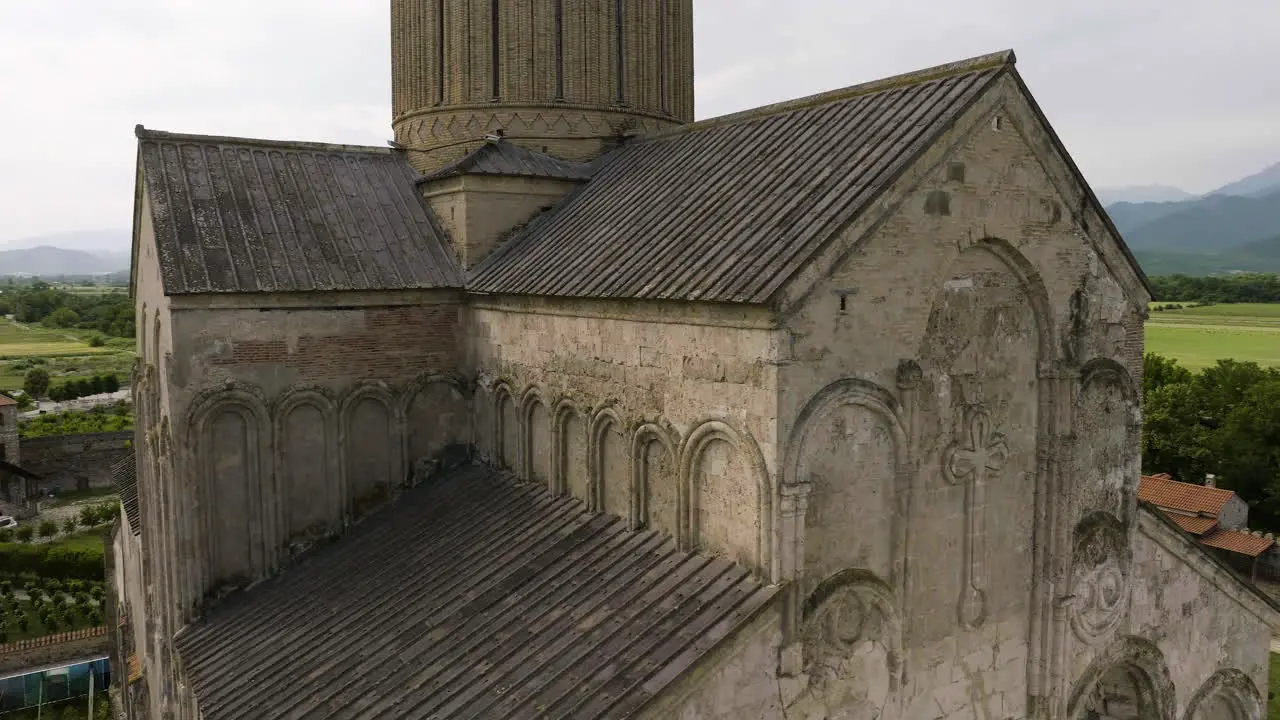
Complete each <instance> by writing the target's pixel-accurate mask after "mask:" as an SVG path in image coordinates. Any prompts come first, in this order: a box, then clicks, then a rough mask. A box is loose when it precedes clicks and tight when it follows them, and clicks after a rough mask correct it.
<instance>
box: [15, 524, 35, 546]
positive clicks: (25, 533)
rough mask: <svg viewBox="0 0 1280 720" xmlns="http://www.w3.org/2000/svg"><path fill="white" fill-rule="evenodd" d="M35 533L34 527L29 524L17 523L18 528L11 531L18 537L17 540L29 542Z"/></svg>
mask: <svg viewBox="0 0 1280 720" xmlns="http://www.w3.org/2000/svg"><path fill="white" fill-rule="evenodd" d="M35 534H36V531H35V528H33V527H31V526H30V525H19V526H18V529H17V530H14V531H13V536H14V537H16V538H17V539H18V542H31V538H32V537H33V536H35Z"/></svg>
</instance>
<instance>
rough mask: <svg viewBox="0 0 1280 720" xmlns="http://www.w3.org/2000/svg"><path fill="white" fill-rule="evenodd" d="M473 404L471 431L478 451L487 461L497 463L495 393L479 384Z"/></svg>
mask: <svg viewBox="0 0 1280 720" xmlns="http://www.w3.org/2000/svg"><path fill="white" fill-rule="evenodd" d="M471 406H472V408H473V409H474V410H473V415H472V418H471V433H472V437H473V438H474V442H475V446H476V452H478V453H479V454H480V457H481V459H483V460H485V461H486V462H493V463H496V462H497V460H498V458H497V457H496V456H495V455H494V452H495V450H496V448H497V446H498V442H497V440H496V438H494V436H493V432H494V420H495V418H494V414H493V413H494V410H493V395H492V393H490V392H489V391H488V390H487V389H485V388H484V386H482V385H479V384H477V385H476V391H475V395H474V397H473V398H472V402H471Z"/></svg>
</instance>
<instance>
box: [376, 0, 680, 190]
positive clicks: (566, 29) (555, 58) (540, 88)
mask: <svg viewBox="0 0 1280 720" xmlns="http://www.w3.org/2000/svg"><path fill="white" fill-rule="evenodd" d="M391 12H392V18H391V65H392V96H393V114H394V118H393V123H394V126H395V135H396V141H397V142H399V143H400V144H401V145H403V146H405V147H406V148H408V149H410V150H412V151H414V152H410V153H409V156H410V158H411V160H412V162H413V164H414V165H415V167H417V168H418V169H419V170H421V171H423V172H429V171H431V170H435V169H437V168H439V167H441V166H443V165H445V164H447V163H449V162H452V161H454V160H457V159H458V158H460V157H462V156H463V155H464V154H466V153H467V152H469V151H471V150H474V149H475V148H476V147H478V145H479V144H480V143H481V142H483V140H484V136H485V135H486V134H489V133H494V132H497V131H499V130H501V131H502V132H503V134H504V135H505V136H506V137H507V139H509V140H511V141H513V142H516V143H517V144H520V145H523V146H525V147H527V148H529V149H532V150H536V151H540V152H547V153H550V154H552V155H556V156H559V157H563V158H565V159H569V160H579V161H581V160H589V159H591V158H594V157H596V156H598V155H599V154H601V153H602V152H604V151H605V150H607V149H609V148H611V147H612V146H613V145H614V144H615V143H616V142H617V140H618V138H620V137H621V136H623V135H626V134H632V133H637V132H641V133H643V132H654V131H657V130H661V129H663V128H665V127H669V126H672V125H676V124H680V123H686V122H691V121H692V120H693V0H534V1H533V2H529V1H528V0H526V1H524V2H516V1H514V0H393V1H392V4H391Z"/></svg>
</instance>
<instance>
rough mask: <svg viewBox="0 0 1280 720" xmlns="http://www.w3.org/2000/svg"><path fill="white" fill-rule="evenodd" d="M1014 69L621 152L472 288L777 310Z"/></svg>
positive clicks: (815, 103) (986, 62) (820, 103)
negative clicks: (773, 301) (843, 235)
mask: <svg viewBox="0 0 1280 720" xmlns="http://www.w3.org/2000/svg"><path fill="white" fill-rule="evenodd" d="M1013 62H1014V56H1013V53H1012V52H1011V51H1010V52H1003V53H998V54H994V55H987V56H983V57H980V58H975V59H972V60H968V61H964V62H960V63H954V64H951V65H944V66H941V67H937V68H931V69H929V70H924V71H920V72H918V73H912V74H910V75H904V76H900V77H896V78H889V79H887V80H881V81H877V82H874V83H869V84H866V85H860V86H856V87H853V88H848V89H845V90H839V91H836V92H833V93H826V94H823V95H819V96H814V97H812V98H804V99H801V100H796V101H792V102H789V103H784V104H782V105H779V106H774V107H770V108H762V109H759V110H754V111H750V112H747V113H742V114H740V115H734V116H728V117H725V118H718V119H714V120H709V121H704V122H700V123H694V124H692V125H689V126H685V127H684V128H681V129H677V130H674V131H671V132H670V133H666V134H662V135H659V136H657V137H655V138H653V139H648V140H644V141H640V142H637V143H635V144H633V145H630V146H627V147H624V148H622V149H620V150H618V151H616V152H615V153H614V155H613V156H612V157H610V158H609V159H608V161H607V162H603V163H602V164H601V167H600V169H599V170H598V171H597V172H596V174H595V176H594V177H593V179H592V180H591V182H590V183H588V184H587V185H586V186H585V187H584V188H581V189H580V190H579V191H577V192H575V193H574V194H573V195H571V196H570V197H569V198H568V199H567V200H565V201H564V202H562V204H561V205H559V206H558V207H557V208H556V209H555V210H554V211H553V212H550V213H546V214H544V215H543V216H541V217H540V218H539V219H538V220H536V221H535V222H533V223H531V224H530V225H529V226H528V227H527V228H526V229H525V230H524V232H522V233H521V234H520V235H517V236H516V237H514V238H512V239H511V240H510V241H509V242H507V243H506V245H505V246H504V247H503V248H502V249H501V250H499V251H498V252H495V253H494V254H493V255H491V256H490V257H489V258H488V259H487V260H486V261H485V262H483V263H481V264H480V265H479V266H477V268H476V269H475V271H474V273H473V277H472V280H471V283H470V287H471V288H472V289H474V290H476V291H481V292H490V293H513V294H532V295H560V296H576V297H604V298H618V297H626V298H655V299H661V298H666V299H684V300H706V301H723V302H750V303H759V302H766V301H767V300H768V299H769V298H770V297H771V296H772V294H773V293H774V292H775V291H776V290H777V289H778V288H779V287H780V286H782V285H783V284H784V283H785V282H786V281H787V280H788V279H789V278H790V277H791V276H792V275H793V274H794V273H795V272H796V271H797V270H798V269H800V268H801V267H802V266H803V265H804V264H805V263H806V262H807V261H808V260H809V259H810V258H811V257H812V256H813V255H814V254H815V253H816V252H817V251H818V250H819V249H820V248H821V247H822V245H823V244H825V242H826V241H828V240H829V239H830V238H832V237H834V236H835V234H836V233H837V231H838V230H839V228H841V227H843V226H844V225H845V224H846V223H848V222H849V221H850V220H852V219H853V218H854V217H856V216H858V215H859V214H860V213H861V212H862V211H863V210H865V209H866V208H867V207H869V206H870V205H871V204H872V203H873V201H874V200H875V199H876V198H877V197H878V196H879V195H880V194H881V193H883V192H884V191H885V190H886V189H887V188H888V187H890V186H891V185H892V183H893V182H894V181H895V180H896V179H897V178H898V177H899V176H900V175H901V174H902V172H904V171H905V170H906V169H907V168H908V167H909V166H911V165H912V164H913V163H914V162H915V160H916V158H918V157H919V156H920V155H921V154H922V153H923V152H924V151H925V150H927V149H928V148H929V147H930V146H931V145H932V144H933V143H934V141H935V140H936V139H937V138H938V137H939V136H940V135H941V134H942V133H943V132H945V131H946V130H947V129H948V128H950V127H951V125H952V124H953V123H954V122H955V120H956V119H957V118H958V117H959V116H960V114H961V113H963V112H964V111H965V110H966V109H967V108H968V107H970V105H971V104H972V103H973V102H974V101H975V100H976V99H977V98H978V97H980V96H981V95H982V93H983V92H984V91H985V90H986V89H987V88H989V87H990V86H991V84H992V83H993V82H995V80H996V79H997V78H998V77H999V76H1000V75H1001V74H1002V73H1003V72H1005V71H1006V69H1008V68H1010V67H1012V64H1013Z"/></svg>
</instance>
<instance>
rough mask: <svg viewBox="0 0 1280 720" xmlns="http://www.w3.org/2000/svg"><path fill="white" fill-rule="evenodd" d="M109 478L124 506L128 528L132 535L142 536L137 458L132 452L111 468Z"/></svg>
mask: <svg viewBox="0 0 1280 720" xmlns="http://www.w3.org/2000/svg"><path fill="white" fill-rule="evenodd" d="M111 478H112V479H113V480H115V483H116V491H117V492H119V493H120V504H121V505H122V506H124V514H125V517H127V518H129V527H130V529H132V530H133V534H134V535H140V534H142V511H141V509H140V508H139V507H138V468H137V456H136V454H135V453H134V451H133V450H130V451H129V452H127V453H125V454H124V457H122V458H120V459H119V460H117V461H116V463H115V464H114V465H112V466H111Z"/></svg>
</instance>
